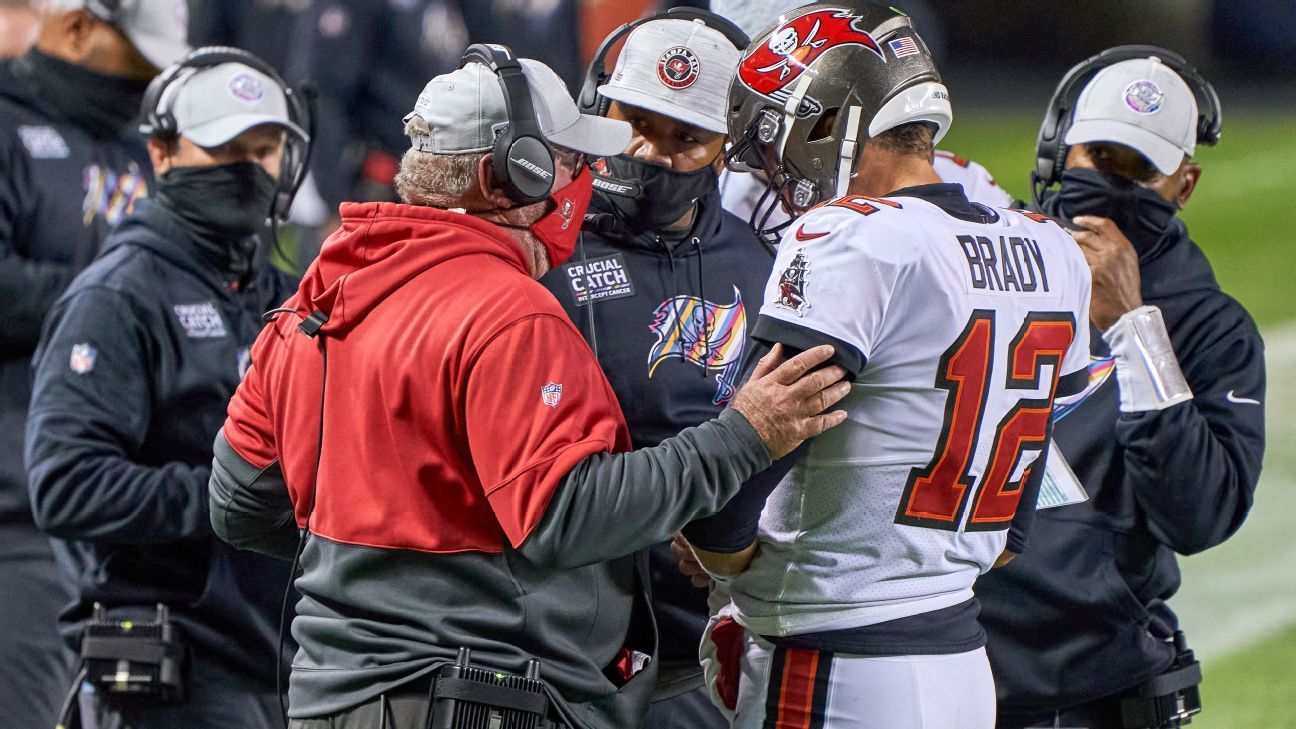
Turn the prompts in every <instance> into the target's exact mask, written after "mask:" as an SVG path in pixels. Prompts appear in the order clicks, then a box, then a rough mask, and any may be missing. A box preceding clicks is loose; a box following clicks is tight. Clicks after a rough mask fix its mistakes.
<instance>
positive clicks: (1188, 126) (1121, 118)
mask: <svg viewBox="0 0 1296 729" xmlns="http://www.w3.org/2000/svg"><path fill="white" fill-rule="evenodd" d="M1072 119H1073V121H1072V123H1071V128H1070V129H1068V130H1067V133H1066V137H1065V138H1064V139H1063V141H1064V142H1066V143H1067V144H1085V143H1087V142H1115V143H1117V144H1123V145H1125V146H1127V147H1131V148H1133V149H1134V150H1135V151H1137V152H1139V153H1140V154H1142V155H1143V156H1144V157H1147V158H1148V159H1149V160H1151V162H1152V164H1154V165H1156V168H1157V169H1158V170H1160V171H1161V173H1162V174H1166V175H1169V174H1173V173H1174V172H1175V170H1178V169H1179V165H1180V164H1181V163H1182V162H1183V159H1184V155H1188V156H1192V153H1193V152H1194V151H1195V150H1196V148H1197V99H1196V98H1194V97H1193V93H1192V90H1191V89H1189V88H1188V84H1187V83H1184V80H1183V79H1182V78H1180V77H1179V74H1177V73H1175V72H1174V70H1172V69H1171V68H1170V67H1168V66H1166V65H1165V64H1163V63H1161V61H1160V59H1158V58H1156V57H1150V58H1136V59H1133V60H1129V61H1121V62H1120V63H1114V64H1112V65H1110V66H1108V67H1106V68H1104V69H1103V70H1101V71H1099V72H1098V73H1097V74H1095V75H1094V77H1093V79H1092V80H1091V81H1089V83H1088V85H1086V86H1085V87H1084V90H1083V91H1081V92H1080V98H1079V100H1078V101H1077V102H1076V108H1075V113H1074V114H1073V116H1072Z"/></svg>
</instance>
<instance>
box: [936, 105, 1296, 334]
mask: <svg viewBox="0 0 1296 729" xmlns="http://www.w3.org/2000/svg"><path fill="white" fill-rule="evenodd" d="M1038 128H1039V117H1037V116H1025V115H1015V116H1005V115H1001V114H994V115H992V114H979V113H975V112H973V113H967V114H961V115H959V116H958V118H957V119H956V120H955V123H954V126H953V128H952V129H951V131H950V133H949V136H948V137H946V139H945V140H943V141H942V142H941V144H940V146H941V148H942V149H947V150H949V151H951V152H956V153H958V154H960V155H963V156H964V157H968V158H970V159H973V160H976V161H977V162H980V163H981V164H983V165H985V166H986V168H987V169H989V170H990V172H991V173H992V174H993V175H994V176H995V177H996V180H997V181H998V182H999V184H1000V185H1002V186H1003V187H1004V188H1005V189H1007V190H1008V191H1009V192H1011V193H1012V194H1013V195H1016V196H1017V197H1019V198H1020V197H1024V196H1025V195H1027V194H1028V193H1029V188H1030V182H1029V179H1030V178H1029V174H1030V170H1031V169H1033V167H1034V156H1035V150H1034V146H1035V135H1036V132H1037V130H1038ZM1197 160H1198V161H1199V162H1201V164H1202V167H1203V170H1204V171H1203V174H1202V181H1201V184H1200V185H1199V186H1198V189H1197V192H1196V194H1195V195H1194V197H1193V199H1192V200H1191V201H1190V202H1189V204H1188V209H1187V210H1186V211H1185V212H1184V220H1185V221H1186V222H1187V223H1188V229H1189V231H1190V232H1191V233H1192V236H1193V238H1194V239H1195V240H1196V241H1197V242H1198V243H1199V244H1200V245H1201V246H1202V248H1203V249H1204V250H1205V251H1206V254H1207V256H1209V257H1210V259H1211V263H1212V264H1213V265H1214V266H1215V271H1216V275H1217V277H1218V278H1219V281H1220V285H1221V286H1222V287H1223V288H1224V290H1225V291H1227V292H1229V293H1230V294H1232V295H1233V296H1234V297H1235V298H1237V299H1238V300H1239V301H1241V302H1242V303H1243V304H1244V305H1245V306H1246V307H1247V309H1248V310H1249V311H1250V312H1251V314H1252V316H1254V317H1255V318H1256V320H1257V321H1258V322H1259V323H1260V325H1261V326H1265V325H1269V324H1275V323H1278V322H1282V321H1286V320H1289V319H1292V318H1293V317H1296V301H1293V297H1292V287H1293V286H1296V235H1293V234H1292V231H1291V229H1289V228H1288V227H1287V225H1288V220H1289V219H1290V217H1291V214H1292V213H1293V212H1296V210H1294V208H1296V123H1293V122H1292V119H1291V117H1290V116H1282V115H1278V114H1264V113H1255V112H1252V113H1238V114H1234V115H1231V116H1228V115H1226V116H1225V124H1224V133H1223V137H1222V139H1221V140H1220V143H1219V145H1218V146H1216V147H1214V148H1207V147H1203V148H1200V149H1199V150H1198V154H1197Z"/></svg>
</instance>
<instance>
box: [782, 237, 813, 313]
mask: <svg viewBox="0 0 1296 729" xmlns="http://www.w3.org/2000/svg"><path fill="white" fill-rule="evenodd" d="M809 278H810V259H808V258H806V254H805V250H804V249H802V250H798V251H797V252H796V255H795V256H793V257H792V262H791V263H789V264H788V266H787V268H785V269H783V273H780V274H779V281H778V287H779V288H778V298H777V299H775V300H774V305H775V306H777V307H780V308H783V309H790V310H791V311H792V313H793V314H796V315H797V316H805V312H806V309H809V308H810V302H809V301H807V300H806V288H807V286H808V281H809Z"/></svg>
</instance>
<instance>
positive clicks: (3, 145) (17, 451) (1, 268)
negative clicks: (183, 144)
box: [0, 50, 151, 548]
mask: <svg viewBox="0 0 1296 729" xmlns="http://www.w3.org/2000/svg"><path fill="white" fill-rule="evenodd" d="M38 53H39V52H38V51H34V50H33V51H31V52H30V53H29V54H28V55H27V56H23V57H20V58H15V59H11V60H8V61H4V62H3V63H0V171H2V172H0V311H3V312H4V314H3V315H0V527H13V529H12V530H8V531H6V540H7V541H10V542H11V540H13V539H17V538H20V537H21V535H25V534H30V535H31V538H35V539H41V541H42V542H43V541H44V540H43V538H41V537H40V536H39V534H37V532H36V530H35V529H34V528H33V527H32V523H31V521H32V517H31V507H30V506H29V505H28V503H27V488H26V481H27V479H26V475H25V473H24V472H23V459H22V449H23V441H22V439H23V422H24V420H25V419H26V416H27V401H28V398H29V397H30V396H31V375H30V371H29V370H30V367H31V357H32V351H33V350H34V349H35V348H36V340H37V338H38V337H39V336H40V331H41V323H42V322H43V321H44V320H45V315H46V313H47V312H49V309H50V307H51V306H53V305H54V301H55V300H56V299H57V298H58V297H59V294H61V293H63V290H64V289H65V288H67V285H68V284H69V283H71V281H72V277H73V276H75V275H76V274H77V272H78V271H80V270H81V269H83V268H85V267H86V266H87V265H89V263H90V261H92V260H94V257H95V255H96V254H97V253H98V252H99V246H100V242H101V241H102V240H103V239H104V236H106V235H107V234H108V231H109V230H111V229H112V226H114V225H116V224H117V223H118V221H120V220H121V219H122V218H124V217H125V216H126V215H127V214H129V213H130V212H131V210H132V208H133V206H134V204H135V202H136V201H137V200H139V199H140V198H143V197H144V196H146V195H147V194H148V186H149V184H150V180H151V174H150V168H149V164H148V156H147V155H146V154H145V152H144V145H143V142H142V141H141V140H140V139H139V138H138V137H137V136H130V135H128V134H127V133H126V131H125V130H123V129H98V128H93V127H92V126H91V120H90V119H89V118H87V116H86V115H85V114H81V115H78V113H77V112H78V110H77V109H76V108H74V107H70V106H69V104H72V103H73V102H74V101H75V99H74V98H73V96H72V94H70V93H68V91H69V89H67V88H63V89H57V90H51V89H50V88H49V87H50V86H53V85H56V84H57V79H55V78H52V72H51V71H50V70H49V68H48V67H49V66H50V65H52V64H53V65H56V64H57V61H50V60H49V59H48V58H44V59H42V58H41V57H39V56H38ZM42 61H43V63H42ZM65 86H70V85H67V84H65ZM9 546H10V547H13V546H14V545H13V544H12V543H10V544H9ZM42 548H43V547H42Z"/></svg>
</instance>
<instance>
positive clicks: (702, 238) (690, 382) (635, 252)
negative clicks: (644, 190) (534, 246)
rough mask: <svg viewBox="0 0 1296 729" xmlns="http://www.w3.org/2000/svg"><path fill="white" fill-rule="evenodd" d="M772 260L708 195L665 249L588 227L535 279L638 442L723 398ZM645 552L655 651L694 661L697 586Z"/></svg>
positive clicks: (707, 413)
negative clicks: (565, 318)
mask: <svg viewBox="0 0 1296 729" xmlns="http://www.w3.org/2000/svg"><path fill="white" fill-rule="evenodd" d="M602 195H603V193H599V192H595V194H594V199H593V201H592V202H591V212H592V213H593V214H595V215H599V214H611V213H610V208H608V207H607V206H606V202H605V201H604V200H603V198H602ZM773 264H774V261H773V259H772V258H771V257H770V255H769V254H768V253H767V252H766V251H765V250H764V249H763V248H762V247H761V245H760V243H759V241H757V239H756V237H755V235H753V234H752V232H751V229H750V228H749V227H748V226H747V224H746V223H744V222H742V221H741V220H739V219H738V218H737V217H735V216H734V215H733V214H731V213H728V212H726V211H724V210H723V209H722V208H721V207H720V196H719V193H716V194H713V195H710V196H708V197H706V198H704V199H703V200H702V201H701V203H700V205H699V211H698V217H697V220H696V221H695V222H694V225H693V229H692V230H691V231H689V235H688V236H686V237H685V238H684V239H683V240H682V241H678V242H676V243H674V244H673V247H672V244H671V243H669V242H667V241H665V240H663V239H662V238H661V237H660V236H657V235H654V234H652V233H641V234H634V233H632V232H630V231H628V230H626V229H624V228H623V227H622V226H620V225H619V224H618V225H617V226H616V227H615V228H614V229H613V230H612V231H611V232H609V233H606V234H597V233H592V232H586V233H583V234H582V247H581V248H578V249H577V251H576V254H575V255H573V256H572V257H571V259H569V260H568V261H567V262H566V263H565V264H564V265H562V266H560V267H558V268H557V269H556V270H554V271H550V272H549V274H548V275H546V276H545V277H544V278H542V279H541V280H540V283H542V284H544V285H545V286H546V287H547V288H548V289H549V290H550V291H551V292H553V294H554V296H555V297H556V298H557V299H558V301H559V303H561V304H562V305H563V308H564V309H566V310H567V313H568V315H569V316H571V318H572V321H573V322H575V324H576V327H577V328H578V329H580V330H581V333H582V334H584V335H585V339H586V340H587V341H588V342H590V345H591V346H592V347H594V349H595V352H596V354H597V355H598V359H599V364H600V365H601V366H602V367H603V371H604V373H605V374H606V375H607V378H608V381H609V382H611V383H612V388H613V390H614V391H615V392H616V396H617V401H618V402H619V403H620V405H621V410H622V412H623V413H624V414H625V418H626V423H627V424H628V425H629V426H630V436H631V439H632V440H633V442H634V447H635V448H646V447H650V446H655V445H657V444H658V443H660V442H661V441H663V440H665V439H666V438H669V437H671V436H673V435H675V434H677V433H679V432H680V431H681V430H683V429H685V428H687V427H690V426H694V425H698V424H700V423H702V422H705V421H706V420H709V419H711V418H713V417H715V416H716V415H718V414H719V413H720V411H721V410H722V409H724V407H725V406H726V405H727V404H728V403H729V400H730V399H731V398H732V397H733V393H734V392H735V391H736V390H737V388H738V385H739V384H740V380H739V376H740V372H741V368H742V365H743V360H744V355H745V354H746V350H747V348H748V347H750V346H751V344H750V341H749V339H748V334H749V333H750V331H751V327H753V326H755V324H756V314H757V313H758V312H759V311H760V305H761V302H762V300H763V298H764V290H765V282H766V280H767V279H768V278H769V274H770V269H771V267H772V266H773ZM583 268H588V269H589V272H588V273H584V272H583ZM586 290H588V291H589V292H591V293H585V292H586ZM591 296H592V297H593V302H592V304H591V303H588V299H589V298H590V297H591ZM703 302H704V303H703ZM704 322H705V327H704V325H703V324H704ZM704 332H706V334H704ZM649 557H650V558H649V561H650V566H651V576H652V586H653V608H654V610H655V611H656V615H657V622H658V631H659V633H660V635H661V656H662V659H663V660H664V661H666V662H667V663H668V664H670V663H676V664H687V665H693V666H696V665H697V647H698V644H699V642H700V641H701V638H702V630H703V628H705V627H706V620H707V609H706V590H703V589H699V588H696V587H693V586H692V585H691V584H690V583H689V580H688V578H687V577H684V576H683V575H682V574H681V573H680V571H679V569H678V568H677V566H676V560H674V559H673V558H672V557H671V555H670V550H669V548H668V545H666V544H660V545H657V546H656V547H654V548H653V550H652V552H651V554H650V556H649Z"/></svg>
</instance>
